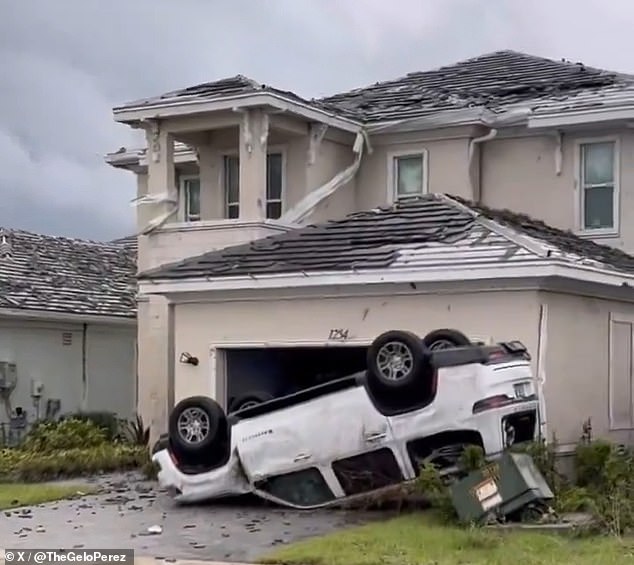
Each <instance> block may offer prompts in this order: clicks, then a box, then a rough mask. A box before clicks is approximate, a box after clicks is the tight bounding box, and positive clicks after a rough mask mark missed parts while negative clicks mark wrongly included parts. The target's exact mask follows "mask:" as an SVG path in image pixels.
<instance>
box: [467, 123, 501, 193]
mask: <svg viewBox="0 0 634 565" xmlns="http://www.w3.org/2000/svg"><path fill="white" fill-rule="evenodd" d="M497 134H498V130H496V129H495V128H491V129H490V130H489V132H488V133H487V134H486V135H483V136H481V137H475V138H473V139H472V140H471V141H470V142H469V164H468V167H469V169H468V170H469V180H470V182H471V194H472V195H473V200H474V201H475V202H477V203H480V202H482V159H481V151H478V163H477V165H478V170H477V172H474V170H473V169H474V157H475V152H476V151H475V150H476V145H478V144H480V143H484V142H485V141H489V140H491V139H493V138H494V137H495V136H496V135H497Z"/></svg>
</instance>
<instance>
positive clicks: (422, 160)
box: [389, 151, 427, 201]
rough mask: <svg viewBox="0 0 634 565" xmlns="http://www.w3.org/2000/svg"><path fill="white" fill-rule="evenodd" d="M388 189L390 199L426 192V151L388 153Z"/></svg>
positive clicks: (394, 199)
mask: <svg viewBox="0 0 634 565" xmlns="http://www.w3.org/2000/svg"><path fill="white" fill-rule="evenodd" d="M390 172H391V174H390V175H389V179H390V180H389V185H390V186H389V190H390V197H391V200H392V201H396V200H400V199H402V198H408V197H411V196H420V195H421V194H425V193H426V192H427V152H426V151H422V152H411V153H399V154H396V155H394V154H392V155H390Z"/></svg>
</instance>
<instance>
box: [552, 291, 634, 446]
mask: <svg viewBox="0 0 634 565" xmlns="http://www.w3.org/2000/svg"><path fill="white" fill-rule="evenodd" d="M541 299H542V300H543V301H544V303H545V304H547V307H548V314H547V320H548V322H547V338H546V343H547V345H546V359H547V363H546V383H545V387H544V388H545V394H546V400H547V405H546V412H547V413H546V419H547V423H548V424H547V427H548V428H549V430H550V431H549V434H550V433H552V431H556V432H557V435H558V436H559V438H560V439H562V441H563V442H565V441H575V440H576V439H578V438H579V436H580V435H581V432H582V429H581V427H582V424H583V422H584V420H586V419H587V418H592V428H593V432H594V434H595V435H596V436H602V437H608V438H610V439H612V440H615V441H619V442H627V443H632V441H634V430H632V431H630V432H623V431H620V432H611V431H610V429H609V428H610V426H609V418H608V407H609V389H608V375H609V366H610V365H609V364H610V348H609V345H610V344H609V322H610V312H613V313H620V314H625V315H626V316H628V317H629V316H631V317H632V319H634V304H631V303H625V302H617V301H613V300H606V299H599V298H590V297H583V296H574V295H569V294H561V293H553V292H542V293H541ZM567 438H569V439H567Z"/></svg>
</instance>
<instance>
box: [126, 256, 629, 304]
mask: <svg viewBox="0 0 634 565" xmlns="http://www.w3.org/2000/svg"><path fill="white" fill-rule="evenodd" d="M546 277H561V278H568V279H574V280H578V281H580V282H591V283H595V284H603V285H607V286H610V287H623V286H630V287H634V274H627V273H620V272H617V271H613V270H610V269H607V268H599V267H593V266H587V265H573V264H570V263H568V262H566V261H564V260H558V259H552V260H544V259H540V258H536V260H535V261H533V262H531V263H526V264H524V265H522V266H521V267H518V266H513V265H499V264H497V263H491V264H489V265H482V266H479V267H477V268H468V269H466V268H465V269H455V267H453V266H451V265H445V266H441V267H438V268H435V269H430V268H425V269H412V270H401V269H398V270H390V269H389V268H388V269H380V270H364V271H345V272H315V273H282V274H279V273H278V274H266V275H250V276H249V275H247V276H235V277H229V276H228V277H208V278H201V277H198V278H191V279H177V280H174V279H166V278H163V279H160V278H155V279H151V280H148V279H142V280H140V281H139V294H142V295H152V294H154V295H167V294H181V293H186V294H187V293H194V292H196V293H200V292H214V291H228V290H264V289H288V288H306V287H326V286H339V287H340V286H348V285H367V284H381V283H383V284H385V283H407V284H409V283H415V284H416V283H419V284H420V283H435V282H452V281H476V280H490V279H499V278H511V279H518V278H519V279H527V280H528V279H535V278H546Z"/></svg>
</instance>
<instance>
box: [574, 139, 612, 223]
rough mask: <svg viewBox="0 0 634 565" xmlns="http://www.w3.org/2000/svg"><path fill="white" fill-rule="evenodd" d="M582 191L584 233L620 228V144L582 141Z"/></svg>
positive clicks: (580, 172) (581, 221)
mask: <svg viewBox="0 0 634 565" xmlns="http://www.w3.org/2000/svg"><path fill="white" fill-rule="evenodd" d="M578 177H579V190H580V199H581V202H580V218H579V227H580V228H581V231H582V232H587V233H589V234H591V233H599V234H600V233H602V232H603V233H605V232H614V231H616V230H617V229H618V202H619V199H618V144H617V142H616V141H614V140H608V141H599V140H597V141H594V142H587V143H580V144H579V171H578Z"/></svg>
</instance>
